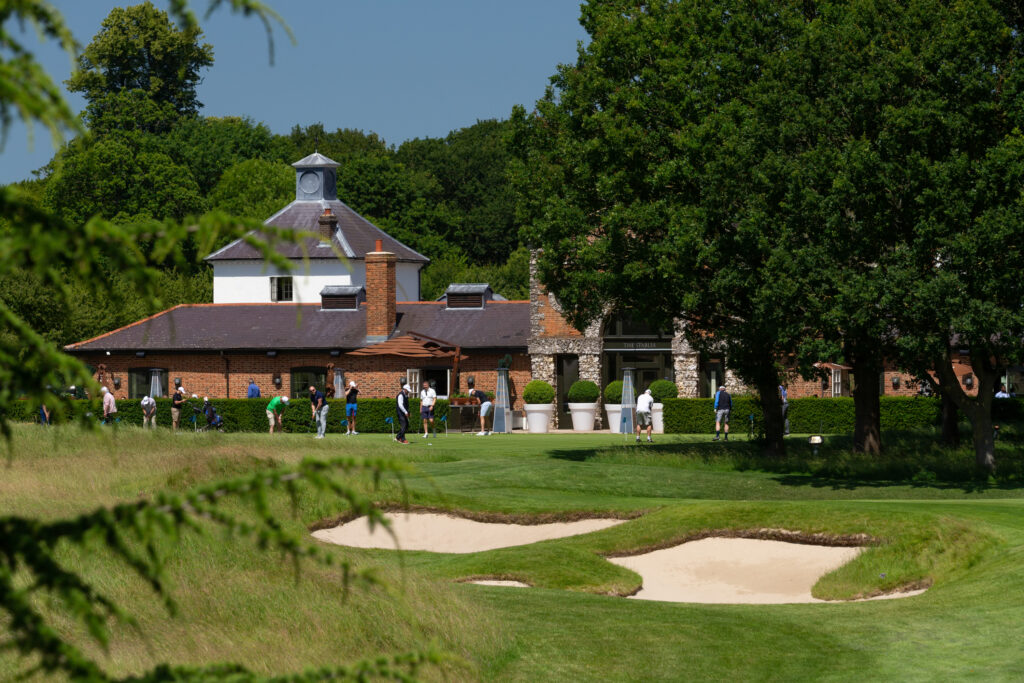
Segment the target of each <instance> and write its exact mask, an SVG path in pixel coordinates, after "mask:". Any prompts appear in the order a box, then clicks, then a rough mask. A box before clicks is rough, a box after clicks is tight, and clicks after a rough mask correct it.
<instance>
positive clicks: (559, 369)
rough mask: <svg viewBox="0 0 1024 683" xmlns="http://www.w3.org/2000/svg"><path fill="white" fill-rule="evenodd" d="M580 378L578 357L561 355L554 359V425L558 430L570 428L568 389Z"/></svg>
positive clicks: (570, 416)
mask: <svg viewBox="0 0 1024 683" xmlns="http://www.w3.org/2000/svg"><path fill="white" fill-rule="evenodd" d="M579 378H580V357H579V356H575V355H561V356H557V357H556V359H555V403H556V405H557V408H556V419H557V422H556V424H557V425H558V428H559V429H570V428H572V415H571V414H570V413H569V387H571V386H572V385H573V384H574V383H575V382H576V381H577V380H579Z"/></svg>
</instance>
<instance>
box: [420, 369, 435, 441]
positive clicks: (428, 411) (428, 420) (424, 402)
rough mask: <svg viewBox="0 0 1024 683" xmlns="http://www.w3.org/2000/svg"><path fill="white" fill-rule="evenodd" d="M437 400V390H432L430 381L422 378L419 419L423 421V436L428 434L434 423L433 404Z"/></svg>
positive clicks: (425, 436)
mask: <svg viewBox="0 0 1024 683" xmlns="http://www.w3.org/2000/svg"><path fill="white" fill-rule="evenodd" d="M436 402H437V392H436V391H434V390H433V389H432V388H431V386H430V382H428V381H427V380H423V388H422V389H420V420H422V421H423V438H424V439H425V438H427V436H428V435H429V434H430V428H431V427H432V426H433V425H434V404H435V403H436Z"/></svg>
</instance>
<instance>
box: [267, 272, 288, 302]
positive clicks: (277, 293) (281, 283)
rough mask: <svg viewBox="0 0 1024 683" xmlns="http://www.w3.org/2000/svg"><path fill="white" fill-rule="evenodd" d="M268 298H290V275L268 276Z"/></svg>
mask: <svg viewBox="0 0 1024 683" xmlns="http://www.w3.org/2000/svg"><path fill="white" fill-rule="evenodd" d="M270 300H271V301H274V302H277V301H291V300H292V279H291V277H272V278H270Z"/></svg>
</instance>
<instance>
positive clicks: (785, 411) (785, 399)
mask: <svg viewBox="0 0 1024 683" xmlns="http://www.w3.org/2000/svg"><path fill="white" fill-rule="evenodd" d="M779 398H781V399H782V421H783V422H784V423H785V424H786V436H789V392H788V391H786V387H784V386H782V385H781V384H780V385H779Z"/></svg>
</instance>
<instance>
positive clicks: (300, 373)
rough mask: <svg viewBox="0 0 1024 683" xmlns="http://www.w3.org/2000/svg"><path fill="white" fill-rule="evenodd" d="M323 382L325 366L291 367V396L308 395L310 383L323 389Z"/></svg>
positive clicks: (325, 379) (325, 376) (325, 382)
mask: <svg viewBox="0 0 1024 683" xmlns="http://www.w3.org/2000/svg"><path fill="white" fill-rule="evenodd" d="M325 384H327V368H315V367H313V368H292V392H291V396H292V398H302V397H306V396H309V387H310V385H313V386H314V387H316V388H317V389H319V390H320V391H323V389H324V385H325Z"/></svg>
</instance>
